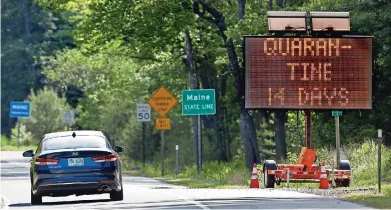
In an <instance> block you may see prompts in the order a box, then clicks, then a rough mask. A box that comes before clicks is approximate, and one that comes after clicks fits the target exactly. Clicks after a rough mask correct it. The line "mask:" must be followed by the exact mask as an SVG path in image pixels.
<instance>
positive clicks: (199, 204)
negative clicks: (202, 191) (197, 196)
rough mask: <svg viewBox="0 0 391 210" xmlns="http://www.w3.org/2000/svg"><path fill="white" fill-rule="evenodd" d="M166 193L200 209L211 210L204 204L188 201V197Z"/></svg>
mask: <svg viewBox="0 0 391 210" xmlns="http://www.w3.org/2000/svg"><path fill="white" fill-rule="evenodd" d="M166 193H167V194H170V195H172V196H175V197H177V198H179V199H181V200H183V201H185V202H187V203H191V204H194V205H196V206H198V207H200V208H201V209H204V210H209V209H210V208H209V207H207V206H205V205H204V204H202V203H200V202H198V201H195V200H191V199H188V198H186V197H183V196H180V195H177V194H174V193H171V192H166Z"/></svg>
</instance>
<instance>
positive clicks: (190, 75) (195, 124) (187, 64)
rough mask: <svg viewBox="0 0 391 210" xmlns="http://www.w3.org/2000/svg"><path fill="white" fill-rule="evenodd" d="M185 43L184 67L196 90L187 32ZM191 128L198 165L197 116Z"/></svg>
mask: <svg viewBox="0 0 391 210" xmlns="http://www.w3.org/2000/svg"><path fill="white" fill-rule="evenodd" d="M185 42H186V66H187V68H188V70H189V82H190V89H192V90H194V89H197V74H196V72H195V68H194V67H193V45H192V43H191V37H190V33H189V30H186V31H185ZM191 120H192V128H193V137H194V148H195V156H196V163H197V164H198V163H199V159H198V126H197V125H198V119H197V116H192V117H191Z"/></svg>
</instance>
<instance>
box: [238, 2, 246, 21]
mask: <svg viewBox="0 0 391 210" xmlns="http://www.w3.org/2000/svg"><path fill="white" fill-rule="evenodd" d="M245 7H246V0H238V19H239V20H241V19H243V18H244V8H245Z"/></svg>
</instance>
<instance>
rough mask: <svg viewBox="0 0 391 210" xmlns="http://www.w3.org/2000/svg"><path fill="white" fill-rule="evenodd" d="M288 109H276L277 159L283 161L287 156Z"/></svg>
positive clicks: (279, 161)
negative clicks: (286, 128)
mask: <svg viewBox="0 0 391 210" xmlns="http://www.w3.org/2000/svg"><path fill="white" fill-rule="evenodd" d="M285 119H286V111H276V112H275V116H274V132H275V140H276V161H277V163H283V161H284V160H286V157H287V151H286V141H285Z"/></svg>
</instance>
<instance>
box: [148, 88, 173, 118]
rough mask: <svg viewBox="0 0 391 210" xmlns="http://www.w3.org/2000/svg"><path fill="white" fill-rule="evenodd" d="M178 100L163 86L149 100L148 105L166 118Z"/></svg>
mask: <svg viewBox="0 0 391 210" xmlns="http://www.w3.org/2000/svg"><path fill="white" fill-rule="evenodd" d="M176 103H177V100H176V99H175V97H174V95H172V94H171V93H170V92H169V91H168V90H167V89H166V88H164V87H163V86H161V87H160V88H159V89H158V90H157V91H156V92H155V93H154V94H153V95H152V96H151V98H149V100H148V104H149V105H151V107H152V109H154V110H155V111H156V112H158V113H159V114H160V116H162V117H164V116H166V114H167V113H168V112H169V111H170V110H171V109H172V108H174V106H175V105H176Z"/></svg>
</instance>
